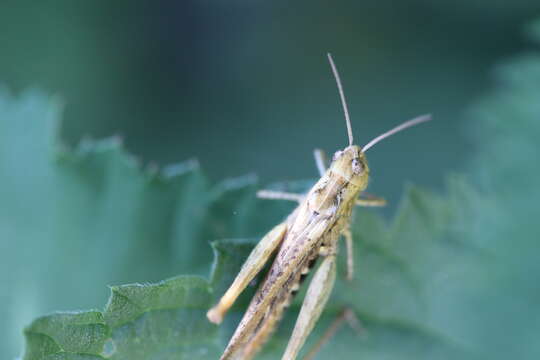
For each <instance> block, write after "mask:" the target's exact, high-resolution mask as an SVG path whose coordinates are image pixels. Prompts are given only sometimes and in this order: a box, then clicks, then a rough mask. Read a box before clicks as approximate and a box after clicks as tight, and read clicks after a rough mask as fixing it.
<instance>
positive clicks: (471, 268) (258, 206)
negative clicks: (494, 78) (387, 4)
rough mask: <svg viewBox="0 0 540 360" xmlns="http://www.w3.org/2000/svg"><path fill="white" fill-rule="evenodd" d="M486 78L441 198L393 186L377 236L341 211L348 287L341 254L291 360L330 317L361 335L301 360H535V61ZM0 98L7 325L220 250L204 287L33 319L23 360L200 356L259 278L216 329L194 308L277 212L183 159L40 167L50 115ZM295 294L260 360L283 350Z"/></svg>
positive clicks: (143, 293)
mask: <svg viewBox="0 0 540 360" xmlns="http://www.w3.org/2000/svg"><path fill="white" fill-rule="evenodd" d="M499 74H501V84H500V85H499V88H498V89H497V90H496V91H494V92H493V93H492V94H489V95H488V96H486V98H485V99H484V100H482V101H481V102H479V104H478V105H477V106H475V108H474V110H473V111H472V117H473V119H474V121H473V122H472V123H473V124H474V125H472V126H473V127H474V131H473V140H474V143H475V144H477V150H476V152H475V154H474V155H472V156H471V160H470V161H469V163H468V164H467V168H466V169H465V170H467V172H468V175H467V177H466V178H463V177H461V176H450V177H449V179H448V183H447V186H446V191H445V194H444V195H436V194H433V193H430V192H428V191H425V190H422V189H418V188H416V187H414V186H409V187H408V188H407V191H406V193H405V194H404V196H403V200H402V203H401V206H400V208H399V210H398V212H397V214H396V215H395V217H394V219H393V220H392V221H390V222H388V221H386V220H385V219H384V218H383V217H381V216H379V215H377V214H376V213H375V212H374V211H373V210H369V209H359V210H358V211H357V212H356V213H355V216H354V222H353V227H352V231H353V235H354V239H355V262H356V278H355V280H354V281H353V282H352V283H348V282H346V281H344V280H343V275H344V273H345V257H344V256H345V254H344V253H345V252H344V251H343V250H344V249H341V253H340V255H339V256H340V258H339V264H338V272H339V275H340V276H339V277H338V281H337V284H336V287H335V289H334V291H333V294H332V296H331V298H330V302H329V304H328V307H327V309H326V311H325V313H324V314H323V316H322V318H321V320H320V322H319V323H318V324H317V326H316V329H315V331H314V333H313V334H312V336H310V338H309V339H308V343H307V344H306V346H305V348H304V350H303V352H304V353H305V351H307V349H309V347H310V346H312V345H313V344H314V343H315V342H316V340H317V339H318V338H319V337H320V336H321V334H322V333H323V332H324V330H325V329H326V327H327V326H328V325H329V324H330V323H331V322H332V320H333V319H334V318H335V316H336V315H337V314H338V313H339V312H340V311H341V309H343V307H345V306H348V307H350V308H352V309H353V310H354V311H355V313H356V314H357V316H358V317H359V318H360V320H361V322H362V325H363V328H364V331H363V333H362V334H357V333H355V332H354V331H352V330H351V329H350V328H348V327H347V326H344V327H342V328H341V329H340V330H339V331H338V333H337V335H336V336H335V337H334V338H333V339H332V341H331V342H329V343H328V344H327V345H325V346H324V347H323V349H322V351H321V353H320V354H319V356H318V358H319V359H334V358H337V357H341V358H344V359H345V358H353V357H354V358H363V359H400V360H401V359H468V358H471V359H478V358H479V359H484V358H486V359H499V358H500V359H508V358H516V359H518V358H519V359H521V358H523V359H534V358H538V356H539V355H540V345H539V344H540V343H539V342H538V341H536V336H537V334H538V333H539V332H540V316H538V306H537V303H538V299H540V288H539V287H538V286H537V284H536V283H537V282H536V280H535V279H536V278H535V276H536V275H537V274H539V273H540V265H539V264H540V263H539V262H538V249H539V247H538V241H537V239H538V236H539V235H540V225H539V224H538V221H537V220H536V219H537V218H538V217H539V215H540V210H539V209H540V208H539V207H538V206H537V204H538V203H539V202H540V193H539V192H538V191H537V189H536V186H537V184H538V183H540V165H538V164H539V163H538V161H536V159H538V158H540V156H539V155H540V147H538V145H537V142H538V139H539V138H540V122H539V121H538V119H539V118H540V107H539V106H538V105H537V104H538V98H539V96H540V56H538V55H536V54H530V55H528V56H524V57H522V58H520V59H516V60H514V61H513V62H512V63H510V64H508V65H506V66H504V67H502V68H501V70H500V71H499ZM3 99H4V100H0V144H1V145H0V171H1V173H2V177H1V178H0V196H1V198H2V199H3V201H4V203H5V204H8V205H9V211H7V210H6V209H7V207H6V208H0V225H1V226H0V235H1V236H2V238H3V239H4V238H5V239H13V240H12V241H17V242H18V243H20V244H21V246H20V247H19V248H18V250H17V251H18V252H17V253H15V254H14V253H8V254H7V256H5V258H6V263H5V265H4V264H3V265H0V266H4V268H2V275H0V276H2V277H5V280H7V279H8V276H9V277H10V278H13V277H15V278H18V279H22V281H21V282H20V283H16V284H13V283H9V282H6V283H8V284H9V285H8V290H9V293H10V296H12V297H10V298H7V300H4V299H2V306H1V308H0V311H4V313H3V314H0V315H2V316H4V317H5V318H7V319H10V320H9V321H11V322H9V321H8V324H10V326H14V327H16V326H20V324H21V322H22V321H21V319H28V317H33V316H35V315H36V314H38V313H43V312H45V311H50V310H52V308H53V307H54V308H61V307H63V306H65V308H77V307H85V306H87V307H89V308H91V307H95V306H97V305H94V304H98V303H97V302H96V300H99V299H100V298H103V297H102V296H100V291H101V290H100V289H104V288H105V284H108V283H122V282H124V281H125V282H135V281H138V282H142V281H155V280H157V279H159V277H167V276H172V275H174V274H176V273H181V272H186V273H195V274H199V275H205V274H209V272H208V271H209V269H210V260H211V254H212V249H211V248H210V246H208V245H209V242H210V241H213V240H216V239H222V240H217V241H213V243H212V247H213V252H214V255H215V259H214V264H213V266H212V272H211V274H209V279H210V280H205V278H201V277H196V276H180V277H176V278H172V279H169V280H165V281H163V282H158V283H154V284H148V283H146V284H134V285H121V286H113V287H112V288H111V296H110V299H109V302H108V305H107V306H106V308H105V310H104V311H102V312H100V311H91V312H75V313H55V314H52V315H49V316H44V317H41V318H38V319H36V320H34V321H33V322H32V323H31V324H30V325H29V326H28V327H27V328H26V330H25V336H26V347H25V353H24V359H25V360H34V359H103V358H106V359H215V358H218V357H219V354H220V352H221V351H222V349H223V348H224V346H225V345H226V343H227V341H228V339H229V338H230V336H231V334H232V332H233V331H234V328H235V326H236V324H237V323H238V321H239V319H240V317H241V316H242V313H243V311H244V310H245V307H246V305H247V302H248V301H249V299H250V296H251V295H252V294H253V291H254V290H255V288H256V285H257V282H258V281H260V279H258V280H256V281H254V283H253V284H251V285H252V286H250V287H249V288H248V289H247V291H246V293H245V294H243V295H242V297H241V298H240V299H239V301H238V304H236V305H235V306H234V307H233V309H232V311H231V312H230V313H229V314H228V316H227V318H226V319H225V321H224V323H223V324H222V326H219V327H216V326H214V325H212V324H210V323H209V322H208V321H207V320H206V318H205V313H206V310H207V309H208V308H209V307H210V306H211V305H212V304H213V303H215V302H216V301H217V299H218V298H219V297H220V295H222V293H223V292H224V291H225V289H226V288H227V286H228V285H229V284H230V282H231V281H232V279H233V278H234V276H235V274H236V273H237V271H238V270H239V268H240V266H241V264H242V262H243V260H244V259H245V257H246V256H247V254H248V253H249V251H250V250H251V248H252V246H253V244H254V243H255V242H256V241H257V238H258V237H259V236H261V235H262V234H263V233H264V232H265V231H268V230H269V229H270V228H271V226H272V225H274V224H275V223H277V222H278V221H280V220H281V219H282V218H284V217H285V216H286V214H287V213H288V211H290V209H291V206H292V204H283V203H279V202H263V201H259V200H256V197H255V191H256V189H257V188H258V186H257V184H256V181H255V179H254V178H253V177H249V176H248V177H244V178H239V179H234V180H227V181H225V182H222V183H220V184H217V185H211V184H210V183H209V182H208V181H207V180H206V178H205V176H204V175H203V174H201V172H200V171H199V170H198V168H197V167H196V166H194V165H193V163H191V165H183V166H176V167H172V168H167V169H164V170H163V171H157V170H153V171H151V170H141V169H140V166H138V165H136V164H135V162H134V160H132V159H131V157H130V156H129V155H128V154H127V153H126V152H125V151H124V150H123V149H122V147H121V145H120V144H119V142H118V141H117V140H107V141H98V142H85V143H83V144H81V146H80V147H79V148H78V149H76V150H75V151H67V150H61V151H60V153H58V150H55V148H56V147H57V144H58V140H57V139H56V136H55V133H56V128H57V124H58V122H57V118H58V108H57V106H56V105H54V104H52V105H51V103H50V100H49V99H48V98H46V97H44V96H43V95H42V94H36V93H33V94H27V95H25V96H23V97H22V98H21V99H20V100H14V99H12V98H10V97H9V96H7V97H6V96H4V97H3ZM32 119H33V120H32ZM4 145H5V146H4ZM27 148H30V149H32V154H31V155H28V152H25V151H22V150H23V149H24V150H25V149H27ZM18 154H26V156H29V158H28V159H24V158H22V157H21V156H18ZM52 159H56V161H52ZM470 183H472V184H474V185H470ZM296 186H297V187H300V188H302V187H304V186H305V184H303V185H301V186H299V185H296ZM40 200H41V201H40ZM239 238H244V239H245V238H248V239H249V240H242V239H239ZM6 248H7V247H6ZM66 254H71V256H69V257H66V256H65V255H66ZM3 257H4V256H3ZM44 269H46V270H47V271H44ZM309 280H310V279H309V278H308V279H307V281H306V282H305V283H304V285H303V291H300V293H299V296H298V297H297V299H296V300H295V303H294V304H293V306H291V308H290V309H289V311H288V312H287V314H286V316H285V318H284V320H283V323H282V324H281V326H280V327H279V328H278V330H277V331H276V333H275V334H274V336H273V337H272V339H271V340H270V342H269V343H268V344H267V345H266V346H265V348H264V349H263V352H262V353H261V355H260V358H261V359H276V358H279V357H280V356H281V354H282V353H283V350H284V347H285V345H286V342H287V341H288V337H289V336H290V332H291V330H292V326H293V325H294V320H295V317H296V315H297V312H298V307H299V306H300V304H301V300H302V296H303V292H305V287H306V286H307V284H308V283H309ZM28 299H32V300H28ZM102 303H104V301H103V302H102ZM10 314H26V317H25V318H22V317H21V318H17V319H16V320H17V321H14V320H12V319H13V318H12V317H10V316H13V315H10ZM17 316H20V315H17ZM25 321H26V320H25ZM0 339H1V338H0ZM0 341H3V340H0ZM6 341H7V340H6Z"/></svg>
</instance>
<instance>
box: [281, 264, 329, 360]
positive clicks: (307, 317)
mask: <svg viewBox="0 0 540 360" xmlns="http://www.w3.org/2000/svg"><path fill="white" fill-rule="evenodd" d="M335 279H336V255H335V254H331V255H328V256H326V257H324V259H323V261H322V263H321V265H320V266H319V268H318V269H317V271H316V272H315V275H314V276H313V279H312V280H311V283H310V284H309V288H308V290H307V293H306V297H305V299H304V303H303V304H302V308H301V309H300V314H299V315H298V319H297V320H296V324H295V326H294V330H293V333H292V336H291V339H290V340H289V343H288V344H287V349H286V350H285V353H284V354H283V357H282V358H281V359H282V360H294V359H296V357H297V355H298V352H299V351H300V348H301V347H302V345H304V342H305V341H306V339H307V337H308V335H309V334H310V333H311V330H313V327H314V326H315V323H316V322H317V320H318V319H319V317H320V316H321V313H322V311H323V309H324V306H325V305H326V302H327V301H328V298H329V296H330V293H331V291H332V288H333V286H334V281H335Z"/></svg>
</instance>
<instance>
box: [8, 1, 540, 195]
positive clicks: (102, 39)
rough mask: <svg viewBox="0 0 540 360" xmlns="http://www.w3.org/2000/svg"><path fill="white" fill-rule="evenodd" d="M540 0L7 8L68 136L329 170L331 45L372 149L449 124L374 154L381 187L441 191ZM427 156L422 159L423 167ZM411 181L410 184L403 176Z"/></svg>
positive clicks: (221, 159) (24, 72) (11, 83)
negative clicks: (466, 117) (415, 123)
mask: <svg viewBox="0 0 540 360" xmlns="http://www.w3.org/2000/svg"><path fill="white" fill-rule="evenodd" d="M538 10H540V3H538V2H536V1H514V2H511V3H509V2H503V1H499V2H493V1H482V0H475V1H454V2H452V3H451V4H449V3H447V2H444V1H426V0H414V1H407V2H397V1H344V2H338V3H335V2H329V1H310V2H301V3H296V4H295V5H291V4H290V3H289V2H286V1H274V2H261V1H255V2H248V1H227V2H220V1H182V2H178V1H165V2H151V1H115V2H110V1H91V2H85V1H67V0H66V1H41V2H37V3H36V2H30V1H3V2H2V3H1V5H0V45H1V56H0V81H1V82H2V83H3V84H4V85H6V86H7V87H8V88H9V89H12V90H14V91H20V90H22V89H25V88H27V87H29V86H38V87H39V88H41V89H44V90H46V91H49V92H53V93H56V94H58V95H60V96H61V97H62V99H63V100H64V102H65V115H64V123H63V127H62V134H63V136H64V139H65V140H66V142H68V143H69V144H75V143H76V142H77V141H78V140H79V139H80V138H82V137H84V136H91V137H98V138H99V137H104V136H109V135H114V134H117V135H120V136H121V137H122V138H123V139H124V141H125V144H126V146H127V148H128V149H129V150H131V151H132V152H133V153H134V154H136V155H138V156H140V157H141V158H142V159H143V160H144V161H145V162H156V163H158V164H165V163H171V162H177V161H180V160H185V159H188V158H194V157H196V158H198V159H199V160H200V162H201V163H202V165H203V167H204V168H205V171H206V172H207V173H209V174H210V176H211V177H212V178H213V179H221V178H224V177H229V176H237V175H240V174H244V173H247V172H254V173H256V174H257V175H258V176H260V178H261V179H262V181H263V182H271V181H276V180H286V179H298V178H306V177H311V176H315V168H314V165H313V161H312V156H311V151H312V149H313V148H314V147H316V146H318V147H322V148H324V149H326V150H327V151H328V152H333V151H334V150H335V149H337V148H340V147H343V146H344V145H345V144H346V134H345V127H344V122H343V116H342V113H341V108H340V104H339V100H338V96H337V92H336V88H335V84H334V80H333V78H332V76H331V73H330V69H329V66H328V64H327V60H326V57H325V54H326V52H328V51H330V52H332V53H333V54H334V57H335V60H336V62H337V65H338V67H339V69H340V71H341V73H342V78H343V82H344V86H345V90H346V93H347V96H348V100H349V103H350V104H349V106H350V110H351V113H352V119H353V126H354V132H355V135H356V139H357V141H358V142H359V143H360V144H363V143H366V142H367V141H368V140H369V139H371V138H372V137H373V136H375V135H377V134H378V133H380V132H382V131H383V130H386V129H388V128H389V127H390V126H393V125H395V124H397V123H399V122H401V121H403V120H405V119H408V118H410V117H413V116H416V115H419V114H423V113H428V112H429V113H433V114H434V117H435V119H436V121H435V122H434V123H432V124H430V125H426V126H423V127H422V128H419V129H415V130H413V131H410V132H409V133H408V134H406V135H405V134H402V135H400V136H397V137H395V138H393V139H392V140H391V141H387V142H386V143H385V144H384V145H380V146H378V147H377V148H376V149H374V150H373V151H371V154H370V160H371V164H372V168H373V183H372V185H373V187H372V191H373V192H378V193H383V192H384V194H386V196H390V198H391V199H392V200H396V199H397V196H398V194H399V193H400V192H401V184H403V183H404V182H407V181H411V182H414V183H417V184H426V185H429V186H434V187H436V186H438V185H440V184H441V179H442V177H443V175H444V174H445V173H447V172H448V171H449V170H454V169H459V168H460V163H462V162H463V159H465V158H466V157H467V154H468V153H469V152H470V150H471V147H470V144H468V143H467V142H466V140H464V137H463V136H462V130H461V129H462V122H461V115H462V113H463V110H464V109H465V108H467V106H468V105H469V104H470V103H471V102H473V101H474V100H475V99H476V97H477V96H478V95H479V94H482V93H483V92H484V91H485V90H486V89H487V88H489V86H490V85H491V78H490V73H491V70H492V66H493V65H494V64H496V63H497V62H499V61H500V60H501V59H504V58H507V57H508V56H510V55H512V54H514V53H518V52H520V51H522V50H523V49H525V48H526V46H527V44H526V43H525V42H524V40H523V39H524V37H523V36H522V26H523V24H524V23H526V22H527V21H528V20H530V19H532V18H533V17H534V16H535V15H536V14H537V13H538ZM411 159H414V160H411ZM396 178H397V179H399V180H400V181H399V182H397V181H395V179H396Z"/></svg>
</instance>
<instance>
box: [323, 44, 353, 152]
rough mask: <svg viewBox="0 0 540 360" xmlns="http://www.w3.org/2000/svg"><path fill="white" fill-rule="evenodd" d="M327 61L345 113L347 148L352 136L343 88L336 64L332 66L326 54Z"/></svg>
mask: <svg viewBox="0 0 540 360" xmlns="http://www.w3.org/2000/svg"><path fill="white" fill-rule="evenodd" d="M327 56H328V61H329V62H330V66H331V67H332V72H333V73H334V77H335V78H336V83H337V87H338V90H339V96H340V97H341V105H343V112H344V113H345V122H346V123H347V134H348V135H349V146H351V145H352V144H353V135H352V128H351V119H350V118H349V109H347V101H345V93H344V92H343V86H342V85H341V79H340V78H339V73H338V71H337V68H336V64H334V60H333V59H332V54H330V53H328V54H327Z"/></svg>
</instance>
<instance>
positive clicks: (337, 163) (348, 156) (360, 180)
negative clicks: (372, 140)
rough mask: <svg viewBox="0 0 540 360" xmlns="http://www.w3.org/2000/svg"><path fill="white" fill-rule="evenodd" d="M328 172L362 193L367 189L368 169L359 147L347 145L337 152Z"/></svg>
mask: <svg viewBox="0 0 540 360" xmlns="http://www.w3.org/2000/svg"><path fill="white" fill-rule="evenodd" d="M330 171H331V172H332V173H334V174H336V175H338V176H341V177H342V178H344V179H345V180H346V181H347V182H349V183H351V184H353V185H354V186H355V187H358V189H357V191H363V190H364V189H365V188H366V187H367V183H368V178H369V167H368V164H367V159H366V156H365V154H364V153H363V152H362V150H361V149H360V147H359V146H357V145H349V146H347V147H346V148H345V149H343V150H340V151H337V152H336V153H335V154H334V157H333V159H332V164H331V165H330Z"/></svg>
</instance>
